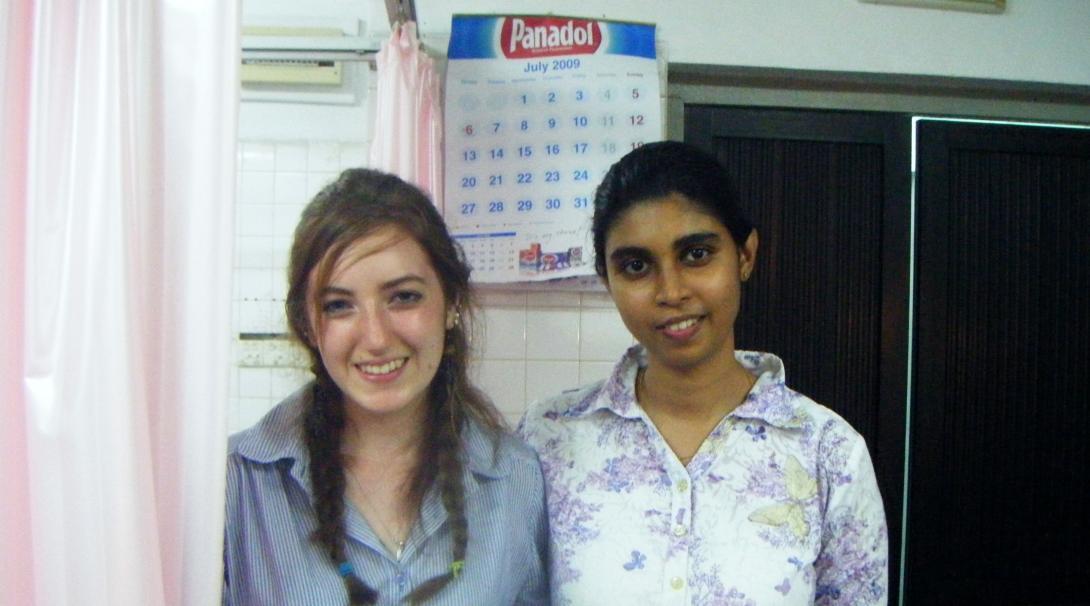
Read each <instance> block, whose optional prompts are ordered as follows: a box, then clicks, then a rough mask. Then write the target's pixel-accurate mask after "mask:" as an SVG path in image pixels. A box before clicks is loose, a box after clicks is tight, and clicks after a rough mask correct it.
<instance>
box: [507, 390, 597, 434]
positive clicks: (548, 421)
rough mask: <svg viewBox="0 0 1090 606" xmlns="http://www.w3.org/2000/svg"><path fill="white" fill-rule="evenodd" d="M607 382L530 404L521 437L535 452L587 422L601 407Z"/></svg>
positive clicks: (568, 391)
mask: <svg viewBox="0 0 1090 606" xmlns="http://www.w3.org/2000/svg"><path fill="white" fill-rule="evenodd" d="M605 385H606V380H600V381H595V382H593V383H589V384H587V385H583V386H581V387H577V388H575V389H569V390H567V391H563V392H561V393H559V394H557V395H555V396H552V397H549V398H545V399H543V400H538V401H536V402H533V403H532V404H530V406H529V407H528V408H527V410H526V414H525V415H523V417H522V421H521V422H520V423H519V427H518V434H519V436H521V437H522V438H523V439H524V440H526V442H527V443H529V444H530V446H532V447H533V448H535V449H540V444H539V443H540V442H541V441H543V440H547V439H549V438H550V437H554V436H555V435H557V434H558V433H561V432H563V431H565V427H566V426H568V425H570V424H572V423H575V422H586V421H587V420H589V419H590V417H591V415H590V413H592V412H593V411H594V410H596V409H597V408H599V407H600V405H599V403H598V400H599V397H600V396H601V394H602V391H603V389H604V388H605Z"/></svg>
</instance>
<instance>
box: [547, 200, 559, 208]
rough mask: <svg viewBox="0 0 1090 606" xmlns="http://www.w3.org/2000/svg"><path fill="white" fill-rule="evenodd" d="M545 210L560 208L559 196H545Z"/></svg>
mask: <svg viewBox="0 0 1090 606" xmlns="http://www.w3.org/2000/svg"><path fill="white" fill-rule="evenodd" d="M545 210H560V198H546V199H545Z"/></svg>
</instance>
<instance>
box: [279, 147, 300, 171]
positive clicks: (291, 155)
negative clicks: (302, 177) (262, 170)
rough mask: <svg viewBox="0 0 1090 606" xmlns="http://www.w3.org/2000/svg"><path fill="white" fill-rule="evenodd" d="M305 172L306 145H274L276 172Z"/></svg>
mask: <svg viewBox="0 0 1090 606" xmlns="http://www.w3.org/2000/svg"><path fill="white" fill-rule="evenodd" d="M305 170H307V144H305V143H277V144H276V172H278V173H282V172H286V171H305Z"/></svg>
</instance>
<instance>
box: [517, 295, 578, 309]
mask: <svg viewBox="0 0 1090 606" xmlns="http://www.w3.org/2000/svg"><path fill="white" fill-rule="evenodd" d="M526 301H527V304H528V305H530V306H532V307H573V308H574V307H579V293H577V292H551V291H531V292H529V293H527V294H526Z"/></svg>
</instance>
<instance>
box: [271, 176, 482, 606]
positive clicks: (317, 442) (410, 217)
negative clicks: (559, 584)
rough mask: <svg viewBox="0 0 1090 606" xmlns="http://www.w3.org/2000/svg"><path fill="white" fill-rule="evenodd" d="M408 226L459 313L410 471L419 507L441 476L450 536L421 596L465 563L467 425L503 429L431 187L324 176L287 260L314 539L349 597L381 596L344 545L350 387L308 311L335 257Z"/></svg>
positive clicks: (457, 257)
mask: <svg viewBox="0 0 1090 606" xmlns="http://www.w3.org/2000/svg"><path fill="white" fill-rule="evenodd" d="M391 225H392V226H396V227H398V228H400V229H402V230H404V231H405V232H406V233H408V234H409V235H411V236H412V237H413V238H414V239H415V240H416V242H417V243H419V244H420V246H421V247H422V248H423V249H424V251H425V252H426V253H427V255H428V259H429V261H430V262H431V264H432V266H433V267H434V268H435V271H436V274H437V275H438V277H439V281H440V284H441V285H442V289H443V295H444V297H445V300H446V302H447V306H448V308H454V309H457V313H458V318H459V321H457V322H454V326H453V327H451V328H450V329H449V330H447V333H446V337H445V339H446V342H445V344H444V351H443V356H442V359H441V360H440V363H439V368H438V369H437V371H436V374H435V377H434V378H433V379H432V382H431V386H430V388H429V392H428V404H427V407H428V408H427V413H426V427H425V428H424V432H423V438H422V439H423V443H422V444H421V456H420V458H419V460H418V461H417V463H416V465H415V468H414V469H413V470H412V472H411V475H410V480H409V491H408V498H409V501H410V502H409V505H410V506H411V507H412V508H414V509H416V510H419V507H420V504H421V503H422V502H423V497H424V495H425V493H426V492H427V491H428V489H429V488H431V487H432V486H437V488H438V490H439V493H440V496H441V499H442V503H443V506H444V508H445V509H446V510H447V520H448V523H449V525H450V531H451V539H452V544H453V547H452V553H451V565H450V567H449V568H448V570H447V571H446V572H445V573H444V574H441V575H438V576H436V577H435V578H432V579H429V580H427V581H425V582H423V583H422V584H420V585H419V586H418V587H416V588H414V590H413V591H412V593H411V594H410V595H409V597H408V600H409V602H410V603H420V602H424V601H426V600H428V599H429V598H431V597H432V596H434V595H436V594H437V593H439V592H440V591H441V590H442V589H443V588H444V587H446V586H447V585H448V584H449V583H451V582H452V581H454V580H455V579H456V578H457V577H458V575H459V573H460V572H461V569H462V567H463V566H465V559H466V547H467V544H468V542H469V528H468V523H467V521H466V514H465V494H464V485H463V477H462V473H463V472H462V470H463V465H462V456H461V453H462V448H461V434H462V429H463V428H464V426H465V423H466V422H467V420H468V419H469V418H473V419H475V420H476V421H477V422H478V423H480V424H481V425H483V426H484V427H485V428H486V429H489V430H492V431H498V430H499V429H501V428H502V427H503V421H502V417H501V416H500V414H499V412H498V411H497V410H496V409H495V407H494V406H493V405H492V404H491V402H489V400H488V399H487V398H486V397H485V396H484V395H483V394H482V393H481V392H480V391H479V390H477V389H476V388H475V387H473V385H472V384H471V383H470V381H469V377H468V365H469V351H470V348H469V333H468V331H469V330H470V328H471V327H472V316H473V311H474V307H475V306H474V303H473V298H472V292H471V290H470V286H469V273H470V269H469V266H468V264H467V263H466V261H465V258H464V255H463V254H462V251H461V250H460V248H459V247H458V246H457V245H456V244H455V243H454V241H453V239H452V238H451V237H450V234H449V233H448V232H447V229H446V225H445V224H444V223H443V220H442V217H440V216H439V213H438V212H437V211H436V209H435V207H434V206H433V205H432V204H431V202H430V201H429V200H428V198H427V196H426V195H425V194H424V193H423V192H421V191H420V190H419V189H417V188H416V187H414V186H412V185H410V184H408V183H406V182H404V181H402V180H401V179H399V178H398V177H396V176H394V175H389V174H386V173H382V172H378V171H374V170H368V169H350V170H346V171H344V172H343V173H341V175H340V177H339V178H338V179H337V180H336V181H334V182H333V183H331V184H330V185H328V186H326V187H325V188H324V189H323V190H322V191H321V192H319V193H318V194H317V195H316V196H315V197H314V199H313V200H312V201H311V202H310V204H309V205H307V207H306V209H304V211H303V213H302V216H301V218H300V221H299V225H298V226H297V227H296V230H295V236H294V240H293V243H292V248H291V257H290V262H289V267H288V284H289V288H288V297H287V302H286V305H285V307H286V311H287V316H288V325H289V327H290V329H291V332H292V334H293V336H294V337H295V338H296V339H297V340H298V341H299V342H300V343H301V344H302V345H303V346H304V347H305V348H306V349H307V352H308V353H309V355H310V359H311V371H312V372H313V373H314V377H315V378H314V380H313V381H312V382H311V384H310V385H309V388H308V389H307V390H306V391H305V394H304V410H305V412H304V414H303V420H302V432H303V442H304V444H305V445H306V448H307V453H308V454H309V456H310V483H311V491H312V493H313V494H314V511H315V515H316V517H317V521H318V527H317V529H316V530H315V531H314V533H313V536H312V540H313V541H314V542H315V543H316V544H317V545H318V546H319V547H320V548H321V550H322V551H323V552H324V553H325V554H326V555H327V556H328V557H329V561H330V564H331V566H335V567H336V568H337V570H338V572H339V573H340V575H341V576H342V578H343V579H344V583H345V590H346V592H347V594H348V598H349V603H350V604H374V603H375V602H376V601H377V600H378V592H377V591H376V590H375V589H374V588H373V587H371V586H370V585H368V584H367V582H366V581H365V580H364V579H362V578H360V576H359V575H357V574H356V572H355V570H354V569H353V567H352V565H351V564H350V563H349V562H348V558H347V555H346V549H345V541H346V539H345V513H344V509H345V500H344V495H345V487H346V486H345V484H346V483H345V464H344V460H343V457H342V454H341V440H342V435H343V433H344V428H345V423H346V420H345V419H346V417H345V403H344V397H343V394H342V393H341V391H340V389H339V388H338V387H337V385H336V383H334V381H333V379H332V377H330V375H329V373H328V371H327V370H326V369H325V366H324V365H323V364H322V358H321V353H320V351H319V350H318V343H317V340H316V339H317V337H316V335H314V334H312V330H313V329H312V323H311V321H310V318H311V317H315V318H317V317H320V313H319V312H320V309H319V306H320V302H319V301H317V300H316V298H315V297H313V296H312V293H314V292H319V291H320V290H321V288H322V287H323V286H324V285H326V284H328V282H329V280H330V275H331V273H332V270H333V266H334V265H335V264H336V262H337V260H338V259H339V258H340V256H341V254H343V253H344V251H345V250H347V249H348V248H349V247H350V246H351V245H352V244H353V243H355V242H356V241H358V240H359V239H361V238H364V237H366V236H368V235H370V234H372V233H374V232H376V231H377V230H379V229H381V228H383V227H386V226H391Z"/></svg>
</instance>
